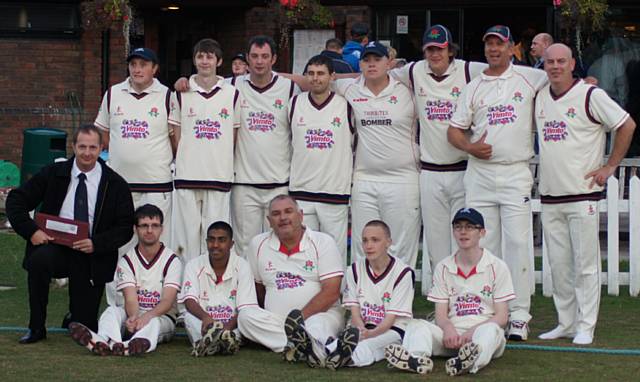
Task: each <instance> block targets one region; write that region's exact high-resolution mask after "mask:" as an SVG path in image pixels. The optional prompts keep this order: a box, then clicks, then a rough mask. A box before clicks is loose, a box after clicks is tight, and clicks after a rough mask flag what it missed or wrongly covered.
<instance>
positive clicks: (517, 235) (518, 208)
mask: <svg viewBox="0 0 640 382" xmlns="http://www.w3.org/2000/svg"><path fill="white" fill-rule="evenodd" d="M532 185H533V178H532V176H531V171H530V170H529V164H528V162H517V163H512V164H496V163H483V162H479V161H477V160H472V159H470V160H469V164H468V167H467V171H466V173H465V176H464V186H465V197H466V206H467V207H473V208H475V209H477V210H478V211H479V212H480V213H481V214H482V215H483V217H484V224H485V228H486V230H487V234H486V236H485V237H484V239H483V240H481V241H480V245H481V246H482V247H485V248H487V249H489V250H490V251H491V252H492V253H493V254H495V255H496V256H498V257H499V258H501V259H502V260H504V262H505V263H506V264H507V266H508V267H509V271H510V272H511V279H512V280H513V289H514V292H515V294H516V298H515V299H513V300H511V301H509V314H510V319H512V320H522V321H525V322H529V320H531V315H530V314H529V311H530V308H531V292H532V290H531V286H532V283H533V277H534V275H533V234H532V224H533V223H532V214H531V187H532Z"/></svg>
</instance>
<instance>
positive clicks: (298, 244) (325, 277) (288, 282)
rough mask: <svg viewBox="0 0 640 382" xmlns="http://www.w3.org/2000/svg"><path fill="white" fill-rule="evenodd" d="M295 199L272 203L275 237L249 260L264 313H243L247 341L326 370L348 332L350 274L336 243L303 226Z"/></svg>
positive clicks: (256, 244) (252, 248)
mask: <svg viewBox="0 0 640 382" xmlns="http://www.w3.org/2000/svg"><path fill="white" fill-rule="evenodd" d="M302 217H303V212H302V210H301V209H300V207H299V206H298V204H297V203H296V201H295V199H293V198H292V197H291V196H289V195H278V196H276V197H275V198H273V200H272V201H271V202H270V203H269V223H270V224H271V228H272V229H271V231H269V232H265V233H262V234H260V235H258V236H256V237H254V238H253V240H251V244H250V245H249V249H248V252H247V258H248V260H249V263H250V264H251V268H252V271H253V277H254V278H255V281H256V292H257V295H258V301H259V303H260V305H261V306H263V307H264V309H261V308H257V307H249V308H246V309H242V310H240V313H239V315H238V327H239V328H240V332H241V333H242V335H243V336H244V337H246V338H248V339H250V340H251V341H254V342H257V343H260V344H262V345H264V346H266V347H268V348H269V349H271V350H272V351H274V352H282V354H283V357H284V359H285V360H287V361H290V362H295V361H303V360H306V361H307V363H308V364H309V365H310V366H313V367H322V366H323V365H324V363H323V361H324V355H323V352H324V351H325V350H324V345H325V344H326V343H327V339H328V338H330V337H331V338H336V337H337V335H338V333H339V332H340V330H342V328H343V327H344V312H343V310H342V308H341V307H340V306H339V305H338V299H339V298H340V285H341V283H342V276H343V275H344V268H343V264H342V258H341V256H340V252H339V251H338V248H337V246H336V243H335V241H334V240H333V238H332V237H331V236H329V235H327V234H325V233H322V232H316V231H313V230H311V229H310V228H308V227H305V226H303V225H302Z"/></svg>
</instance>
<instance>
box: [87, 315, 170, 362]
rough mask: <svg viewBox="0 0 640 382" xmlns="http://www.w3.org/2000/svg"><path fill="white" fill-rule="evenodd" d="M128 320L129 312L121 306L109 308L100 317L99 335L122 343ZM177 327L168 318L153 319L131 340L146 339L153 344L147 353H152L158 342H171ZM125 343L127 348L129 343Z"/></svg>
mask: <svg viewBox="0 0 640 382" xmlns="http://www.w3.org/2000/svg"><path fill="white" fill-rule="evenodd" d="M126 320H127V312H125V310H124V308H122V307H120V306H110V307H108V308H107V309H106V310H105V311H104V312H103V313H102V315H101V316H100V320H99V321H98V335H100V336H101V337H102V338H104V339H106V340H111V341H114V342H122V332H123V331H124V329H125V326H124V323H125V321H126ZM175 330H176V325H175V324H174V323H173V321H172V320H171V319H170V318H169V317H167V316H160V317H155V318H152V319H151V321H149V323H148V324H147V325H146V326H145V327H143V328H142V329H140V330H138V331H137V332H135V333H134V334H133V336H132V337H131V338H130V339H129V341H131V340H132V339H134V338H146V339H148V340H149V343H151V346H150V347H149V350H147V353H149V352H152V351H154V350H155V349H156V346H158V342H167V341H169V340H171V338H172V337H173V334H174V333H175ZM129 341H125V342H124V344H125V346H126V345H127V344H128V343H129Z"/></svg>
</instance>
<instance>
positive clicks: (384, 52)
mask: <svg viewBox="0 0 640 382" xmlns="http://www.w3.org/2000/svg"><path fill="white" fill-rule="evenodd" d="M367 54H375V55H376V56H378V57H389V50H388V49H387V47H386V46H384V45H382V44H381V43H380V41H371V42H369V43H368V44H367V45H365V47H364V50H363V51H362V54H361V55H360V59H361V60H362V59H364V57H365V56H366V55H367Z"/></svg>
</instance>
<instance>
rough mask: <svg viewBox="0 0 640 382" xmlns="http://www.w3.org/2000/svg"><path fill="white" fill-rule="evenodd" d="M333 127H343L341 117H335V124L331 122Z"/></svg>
mask: <svg viewBox="0 0 640 382" xmlns="http://www.w3.org/2000/svg"><path fill="white" fill-rule="evenodd" d="M331 125H333V126H334V127H340V126H342V121H341V120H340V118H339V117H333V122H331Z"/></svg>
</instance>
